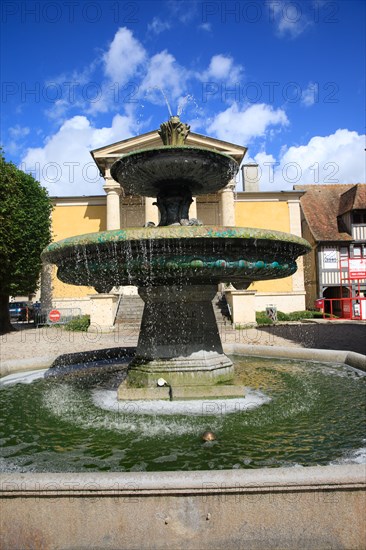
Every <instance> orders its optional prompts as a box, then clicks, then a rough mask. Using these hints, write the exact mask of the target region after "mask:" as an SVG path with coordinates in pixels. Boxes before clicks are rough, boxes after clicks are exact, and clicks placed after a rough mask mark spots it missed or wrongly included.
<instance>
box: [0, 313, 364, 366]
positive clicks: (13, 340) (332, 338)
mask: <svg viewBox="0 0 366 550" xmlns="http://www.w3.org/2000/svg"><path fill="white" fill-rule="evenodd" d="M17 329H18V330H17V331H16V332H12V333H10V334H7V335H5V336H0V362H4V361H9V360H17V359H19V360H22V359H29V358H36V357H44V356H49V355H61V354H64V353H76V352H78V351H89V350H90V351H91V350H98V349H105V348H111V347H130V346H132V347H133V346H136V344H137V339H138V330H137V328H136V327H135V328H134V327H130V328H127V329H122V328H121V326H120V325H119V327H118V328H117V330H116V331H115V332H114V333H113V334H101V333H97V334H89V333H84V332H82V333H81V332H67V331H64V330H63V329H61V328H56V327H40V328H34V326H33V325H32V324H29V325H27V324H22V323H18V324H17ZM220 334H221V340H222V342H223V344H225V343H241V344H251V345H260V346H284V347H305V348H320V349H337V350H349V351H356V352H358V353H363V354H365V355H366V323H364V322H363V323H360V322H341V321H333V322H316V323H302V324H301V323H296V324H292V323H291V324H283V325H277V326H269V327H262V328H258V329H241V330H232V329H231V328H229V327H228V326H227V327H225V326H222V327H221V328H220Z"/></svg>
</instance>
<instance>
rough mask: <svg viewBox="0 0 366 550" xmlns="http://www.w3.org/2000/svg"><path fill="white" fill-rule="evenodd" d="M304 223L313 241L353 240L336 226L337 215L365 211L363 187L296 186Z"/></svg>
mask: <svg viewBox="0 0 366 550" xmlns="http://www.w3.org/2000/svg"><path fill="white" fill-rule="evenodd" d="M294 189H296V190H300V189H301V190H303V191H306V193H305V194H304V195H303V196H302V197H301V199H300V202H301V208H302V211H303V214H304V217H305V220H306V222H307V224H308V226H309V229H310V231H311V233H312V234H313V236H314V238H315V240H316V241H352V236H351V235H350V234H349V233H347V232H346V231H342V227H340V226H339V225H338V220H337V216H339V215H341V214H344V213H345V212H349V211H350V210H355V209H365V208H366V184H364V183H357V184H355V185H353V184H337V185H301V186H300V185H296V186H295V187H294Z"/></svg>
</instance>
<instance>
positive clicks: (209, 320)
mask: <svg viewBox="0 0 366 550" xmlns="http://www.w3.org/2000/svg"><path fill="white" fill-rule="evenodd" d="M216 292H217V288H216V286H215V285H187V286H176V285H173V286H170V287H168V286H157V287H147V288H145V287H141V288H139V294H140V296H141V298H142V299H143V300H144V302H145V308H144V313H143V317H142V322H141V330H140V337H139V341H138V346H137V351H136V356H135V358H134V360H133V362H132V363H131V364H130V367H129V373H128V383H127V384H128V386H130V387H135V388H136V387H137V388H138V387H156V385H157V380H158V379H159V378H164V379H165V380H166V381H167V382H168V384H170V385H171V386H189V385H196V386H197V385H203V386H207V385H212V384H217V383H223V382H230V381H231V380H232V378H233V374H234V371H233V365H232V362H231V361H230V359H229V358H228V357H226V355H225V354H224V353H223V349H222V344H221V340H220V335H219V332H218V328H217V324H216V318H215V314H214V311H213V307H212V300H213V298H214V296H215V294H216Z"/></svg>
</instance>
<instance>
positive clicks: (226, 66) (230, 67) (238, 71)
mask: <svg viewBox="0 0 366 550" xmlns="http://www.w3.org/2000/svg"><path fill="white" fill-rule="evenodd" d="M242 73H243V67H242V66H241V65H235V63H234V60H233V58H232V57H231V56H229V55H223V54H217V55H214V56H212V58H211V61H210V64H209V66H208V69H206V70H205V71H203V72H202V73H201V74H200V75H197V76H198V78H199V79H200V80H202V81H205V80H214V81H217V80H218V81H220V82H222V81H225V82H237V81H238V80H239V79H240V77H241V76H242Z"/></svg>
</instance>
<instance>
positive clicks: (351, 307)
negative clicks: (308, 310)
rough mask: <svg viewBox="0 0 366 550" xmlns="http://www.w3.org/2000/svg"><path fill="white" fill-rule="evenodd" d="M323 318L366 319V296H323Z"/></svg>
mask: <svg viewBox="0 0 366 550" xmlns="http://www.w3.org/2000/svg"><path fill="white" fill-rule="evenodd" d="M322 301H323V306H322V307H321V309H322V310H323V319H326V318H327V319H329V316H330V318H331V319H352V320H354V321H361V320H363V321H366V298H361V297H354V298H322Z"/></svg>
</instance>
